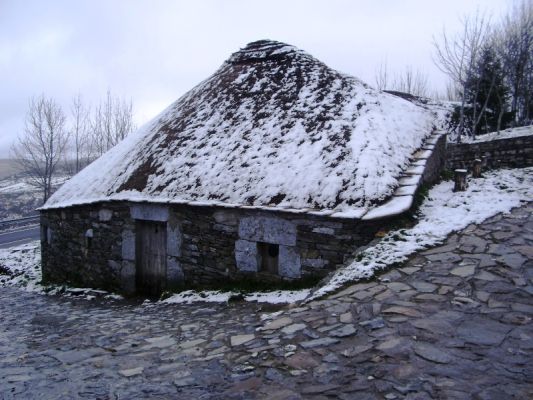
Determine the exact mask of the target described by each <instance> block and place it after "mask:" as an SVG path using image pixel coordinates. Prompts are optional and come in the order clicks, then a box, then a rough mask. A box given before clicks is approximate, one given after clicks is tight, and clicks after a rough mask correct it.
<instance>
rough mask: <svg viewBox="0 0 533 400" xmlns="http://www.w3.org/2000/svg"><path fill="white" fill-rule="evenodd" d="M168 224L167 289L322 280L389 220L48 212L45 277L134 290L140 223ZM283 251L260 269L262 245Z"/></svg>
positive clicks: (183, 210)
mask: <svg viewBox="0 0 533 400" xmlns="http://www.w3.org/2000/svg"><path fill="white" fill-rule="evenodd" d="M143 219H147V220H152V219H153V220H155V221H164V222H165V223H166V226H167V229H166V241H167V249H166V253H167V280H168V282H167V288H170V287H171V286H175V285H181V284H182V285H206V284H207V285H209V284H216V283H220V282H221V281H224V280H225V281H229V280H234V279H241V278H243V277H248V278H255V279H257V280H263V281H264V280H274V281H275V280H283V279H285V280H286V279H289V280H290V279H299V278H302V277H306V276H316V277H322V276H324V275H326V274H327V273H328V272H329V271H332V270H334V269H336V268H337V267H338V266H339V265H341V264H343V263H345V262H346V261H347V260H348V259H349V258H351V256H352V254H353V252H354V251H355V250H356V249H357V248H358V247H361V246H364V245H366V244H368V243H369V242H370V241H371V240H373V239H374V237H375V234H376V232H377V231H378V230H380V229H382V228H385V227H387V226H388V225H389V224H390V220H386V219H385V220H380V221H358V220H346V219H334V218H329V217H325V216H312V215H306V214H294V213H287V212H280V211H259V210H245V209H226V208H221V207H218V208H216V207H202V206H190V205H155V204H148V203H147V204H134V203H120V202H108V203H100V204H93V205H86V206H80V207H70V208H67V209H63V210H44V211H41V226H42V231H43V234H42V265H43V278H44V279H45V280H46V281H49V282H59V283H62V282H68V283H71V284H76V285H82V286H89V287H96V288H103V289H107V290H118V291H122V292H125V293H133V292H135V290H136V287H135V284H136V283H135V274H136V268H137V266H136V249H135V246H136V221H139V220H143ZM263 242H265V243H267V244H268V243H271V244H274V245H276V246H277V248H279V255H278V256H277V257H278V258H279V271H278V273H276V274H273V273H271V272H269V271H264V270H261V268H260V267H261V265H260V254H259V251H260V250H259V247H260V246H259V245H258V243H263Z"/></svg>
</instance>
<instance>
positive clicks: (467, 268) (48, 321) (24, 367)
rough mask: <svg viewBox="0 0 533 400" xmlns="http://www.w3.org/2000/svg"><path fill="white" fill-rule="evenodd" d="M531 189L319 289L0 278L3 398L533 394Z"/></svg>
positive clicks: (479, 396)
mask: <svg viewBox="0 0 533 400" xmlns="http://www.w3.org/2000/svg"><path fill="white" fill-rule="evenodd" d="M532 211H533V203H530V204H529V205H528V206H524V207H522V208H519V209H516V210H514V211H513V213H512V214H510V215H505V216H496V217H494V218H491V219H490V220H488V221H486V222H485V223H483V224H481V225H480V226H471V227H468V228H467V229H466V230H465V231H463V232H461V233H460V234H457V235H453V236H451V237H450V238H449V239H448V240H447V241H446V243H444V244H443V245H442V246H440V247H438V248H434V249H431V250H429V251H426V252H424V253H422V254H420V255H418V256H416V257H414V258H413V259H411V260H410V261H409V262H407V263H406V264H405V265H403V266H402V267H401V268H399V269H395V270H392V271H390V272H388V273H386V274H384V275H382V276H381V277H380V278H379V279H378V280H376V281H374V282H369V283H360V284H355V285H353V286H350V287H348V288H346V289H345V290H343V291H342V292H339V293H337V294H335V295H333V296H330V297H329V298H327V299H324V300H321V301H315V302H312V303H310V304H307V305H304V306H300V307H297V308H296V307H293V308H288V307H284V308H280V309H278V310H276V309H273V308H272V307H271V306H270V309H269V308H268V307H265V306H260V305H257V304H246V303H244V304H243V303H235V304H230V305H228V306H226V305H212V304H196V305H191V306H187V305H167V306H157V307H154V306H151V307H147V306H143V305H138V304H131V303H127V302H107V303H98V302H96V301H85V300H81V299H80V300H72V299H66V298H56V297H51V296H41V295H35V294H30V293H25V292H22V291H19V290H17V289H8V288H3V289H1V290H0V315H1V323H0V393H1V394H2V398H3V399H12V398H17V399H29V398H32V399H33V398H45V399H72V398H76V399H77V398H87V399H132V398H135V399H142V398H150V399H171V398H183V399H186V398H187V399H222V398H230V399H253V398H259V399H261V398H264V399H299V398H305V399H307V398H310V399H325V398H340V399H354V398H357V399H391V400H392V399H411V400H412V399H432V398H434V399H470V398H472V399H527V398H533V364H532V354H533V323H532V321H531V318H532V317H533V296H532V295H533V246H532V245H533V213H532Z"/></svg>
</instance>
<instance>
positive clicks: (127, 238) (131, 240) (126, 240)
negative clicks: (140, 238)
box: [122, 229, 135, 261]
mask: <svg viewBox="0 0 533 400" xmlns="http://www.w3.org/2000/svg"><path fill="white" fill-rule="evenodd" d="M122 259H123V260H127V261H135V233H134V232H133V231H131V230H129V229H125V230H123V231H122Z"/></svg>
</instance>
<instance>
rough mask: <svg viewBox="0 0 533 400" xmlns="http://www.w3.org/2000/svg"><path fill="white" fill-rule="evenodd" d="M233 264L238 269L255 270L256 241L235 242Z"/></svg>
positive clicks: (256, 263)
mask: <svg viewBox="0 0 533 400" xmlns="http://www.w3.org/2000/svg"><path fill="white" fill-rule="evenodd" d="M235 265H236V266H237V269H238V270H239V271H243V272H257V270H258V255H257V243H256V242H251V241H248V240H237V241H236V242H235Z"/></svg>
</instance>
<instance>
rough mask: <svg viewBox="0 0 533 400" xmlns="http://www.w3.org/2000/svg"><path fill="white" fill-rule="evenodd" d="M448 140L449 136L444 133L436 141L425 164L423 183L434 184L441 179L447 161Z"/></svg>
mask: <svg viewBox="0 0 533 400" xmlns="http://www.w3.org/2000/svg"><path fill="white" fill-rule="evenodd" d="M446 140H447V137H446V135H444V134H443V135H442V136H440V137H439V139H438V140H437V142H436V143H435V148H434V149H433V150H432V153H431V155H430V156H429V158H428V160H427V162H426V164H425V168H424V173H423V174H422V183H424V184H433V183H435V182H437V181H438V180H439V179H440V177H441V174H442V169H443V168H444V165H445V162H446Z"/></svg>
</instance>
